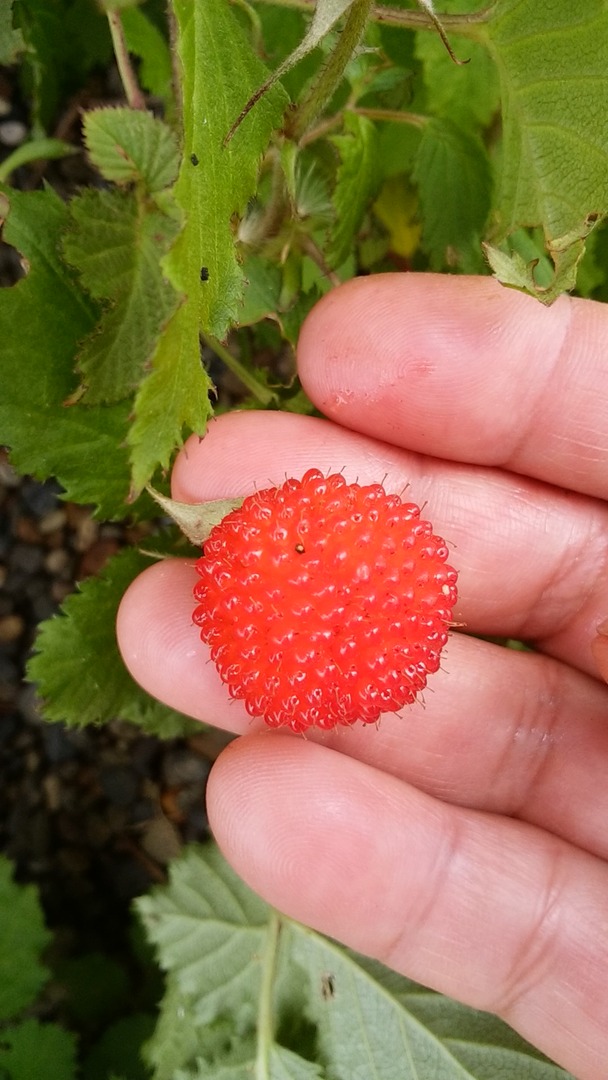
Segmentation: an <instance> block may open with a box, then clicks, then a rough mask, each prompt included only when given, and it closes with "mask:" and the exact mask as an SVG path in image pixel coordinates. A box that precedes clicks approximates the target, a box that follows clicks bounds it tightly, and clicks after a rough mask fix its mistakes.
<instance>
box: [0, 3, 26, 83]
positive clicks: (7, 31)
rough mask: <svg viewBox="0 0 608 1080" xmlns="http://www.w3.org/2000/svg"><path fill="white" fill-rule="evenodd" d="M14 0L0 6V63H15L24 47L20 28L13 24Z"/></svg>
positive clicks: (7, 64)
mask: <svg viewBox="0 0 608 1080" xmlns="http://www.w3.org/2000/svg"><path fill="white" fill-rule="evenodd" d="M12 12H13V0H9V2H8V3H4V4H2V6H1V7H0V64H5V65H6V66H7V67H8V66H9V64H13V63H14V62H15V60H16V58H17V56H18V55H19V53H20V52H21V50H22V49H23V47H24V41H23V37H22V35H21V33H20V32H19V30H16V29H15V28H14V26H13V17H12Z"/></svg>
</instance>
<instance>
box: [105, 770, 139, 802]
mask: <svg viewBox="0 0 608 1080" xmlns="http://www.w3.org/2000/svg"><path fill="white" fill-rule="evenodd" d="M99 782H100V784H101V788H102V791H103V793H104V795H105V797H106V799H108V801H109V802H111V803H114V805H115V806H128V805H129V803H132V802H134V800H135V798H136V796H137V777H136V776H135V774H134V773H133V771H132V769H130V768H129V767H128V766H127V765H106V766H104V768H102V770H101V772H100V775H99Z"/></svg>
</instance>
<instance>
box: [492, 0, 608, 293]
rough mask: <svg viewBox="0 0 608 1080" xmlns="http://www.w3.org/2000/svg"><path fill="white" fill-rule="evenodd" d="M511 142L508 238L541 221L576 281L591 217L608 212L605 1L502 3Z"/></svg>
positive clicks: (503, 206)
mask: <svg viewBox="0 0 608 1080" xmlns="http://www.w3.org/2000/svg"><path fill="white" fill-rule="evenodd" d="M485 29H486V32H487V35H488V47H489V48H490V50H491V52H492V55H493V57H494V59H495V61H496V64H497V66H498V70H499V73H500V80H501V92H502V107H503V126H504V136H503V146H502V151H501V157H502V165H501V171H500V190H499V197H498V227H497V231H496V234H495V236H494V240H495V241H496V242H499V241H500V240H501V239H503V238H504V237H506V236H507V235H508V234H509V233H511V232H513V231H515V230H517V229H518V228H520V227H522V226H530V227H533V226H537V225H540V226H541V227H542V229H543V232H544V235H545V238H546V242H547V246H548V248H549V249H553V250H558V251H559V256H560V262H561V266H559V267H558V270H559V272H560V279H559V280H558V282H557V288H559V287H561V288H564V287H568V284H567V282H568V281H569V280H571V277H570V278H568V274H569V273H570V275H571V269H572V261H573V258H574V261H576V257H577V252H576V250H575V252H574V255H572V254H571V253H569V252H568V250H567V249H568V247H574V248H575V249H578V251H579V252H580V250H581V247H582V239H581V238H582V237H584V235H585V233H586V231H587V230H588V223H589V218H590V215H594V216H596V215H599V216H600V217H601V216H602V215H604V214H606V212H607V211H608V139H607V138H606V125H605V117H606V114H607V113H608V48H607V42H608V9H607V8H606V5H605V3H603V0H587V2H586V3H585V4H572V3H571V0H499V3H497V4H496V5H495V7H494V8H493V9H492V11H491V14H490V17H489V20H488V23H487V25H486V28H485Z"/></svg>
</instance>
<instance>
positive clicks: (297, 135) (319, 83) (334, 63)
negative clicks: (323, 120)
mask: <svg viewBox="0 0 608 1080" xmlns="http://www.w3.org/2000/svg"><path fill="white" fill-rule="evenodd" d="M370 8H371V0H353V3H352V4H351V7H350V8H349V11H348V15H347V17H346V21H345V23H344V26H343V27H342V31H341V33H340V36H339V38H338V41H337V44H336V46H335V48H334V50H333V52H331V53H330V55H329V57H328V58H327V61H326V63H325V64H324V66H323V67H322V68H321V71H320V72H319V75H318V77H317V79H316V80H315V82H314V83H313V85H312V87H311V90H310V92H309V93H308V94H307V96H306V97H305V98H304V100H303V101H302V103H301V105H299V106H298V109H297V111H296V113H295V117H294V122H293V125H290V130H288V132H287V134H288V135H289V136H290V137H291V138H293V139H294V141H296V142H297V141H298V140H299V139H301V138H302V136H303V135H304V134H305V133H306V131H307V130H308V128H309V127H310V126H311V124H313V123H314V121H315V120H316V118H317V116H318V115H319V113H320V112H322V110H323V109H324V108H325V106H326V105H327V103H328V101H330V100H331V97H332V96H333V93H334V91H335V90H336V88H337V87H338V86H339V84H340V82H341V79H342V76H343V74H344V69H345V67H346V65H347V64H348V62H349V60H350V59H351V57H352V55H353V52H354V50H355V49H356V47H357V45H358V44H359V41H360V40H361V35H362V34H363V31H364V30H365V26H366V24H367V20H368V17H369V12H370Z"/></svg>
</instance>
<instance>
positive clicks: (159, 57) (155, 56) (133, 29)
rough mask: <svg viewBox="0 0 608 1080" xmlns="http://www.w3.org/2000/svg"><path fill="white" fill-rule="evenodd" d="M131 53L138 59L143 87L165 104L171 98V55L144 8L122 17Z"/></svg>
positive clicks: (132, 10) (126, 13)
mask: <svg viewBox="0 0 608 1080" xmlns="http://www.w3.org/2000/svg"><path fill="white" fill-rule="evenodd" d="M121 22H122V28H123V31H124V35H125V41H126V43H127V48H128V50H129V52H131V53H133V54H134V55H135V56H139V57H140V60H141V63H140V66H139V69H138V76H139V80H140V82H141V85H142V86H143V87H144V88H145V89H146V90H148V91H149V92H150V93H151V94H156V96H157V97H159V98H161V100H163V101H167V100H168V99H169V98H170V95H171V75H172V73H171V52H170V50H169V45H168V42H167V41H166V40H165V38H164V37H163V35H162V34H161V32H160V30H159V29H158V27H157V26H156V25H155V24H154V23H153V22H151V20H150V19H149V18H148V17H147V15H146V14H145V12H143V11H142V10H141V8H136V7H133V8H127V9H126V10H125V11H123V12H122V14H121Z"/></svg>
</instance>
